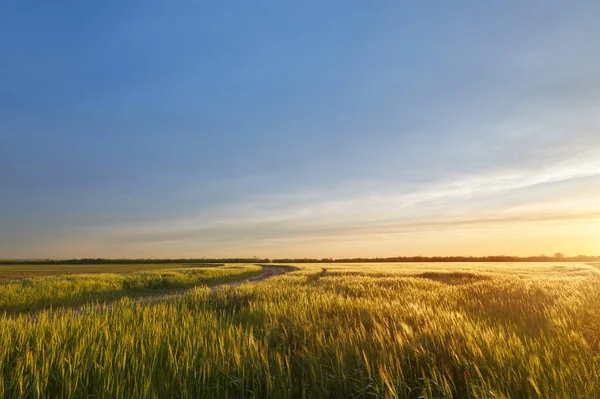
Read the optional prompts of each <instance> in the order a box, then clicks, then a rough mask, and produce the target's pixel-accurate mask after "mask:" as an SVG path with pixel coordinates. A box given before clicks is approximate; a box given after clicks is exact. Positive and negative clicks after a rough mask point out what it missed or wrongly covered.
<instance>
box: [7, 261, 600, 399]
mask: <svg viewBox="0 0 600 399" xmlns="http://www.w3.org/2000/svg"><path fill="white" fill-rule="evenodd" d="M598 303H600V273H599V272H598V270H597V269H595V268H593V267H591V266H589V265H583V264H578V265H573V264H570V265H569V264H560V265H548V264H526V265H525V264H519V265H516V264H503V265H497V264H496V265H490V264H468V265H452V266H451V267H447V266H445V265H431V264H415V265H389V264H386V265H380V264H372V265H361V266H357V265H354V264H352V265H338V264H335V265H333V264H332V265H327V267H326V268H323V265H304V266H303V270H301V271H296V272H293V273H289V274H287V275H285V276H281V277H277V278H273V279H270V280H267V281H264V282H260V283H250V284H242V285H238V286H235V287H222V288H219V289H217V290H214V291H211V290H209V289H207V288H196V289H194V290H192V291H191V292H190V293H189V294H187V295H185V296H178V297H175V298H173V299H170V300H166V301H161V302H159V303H136V302H131V301H127V300H125V301H122V302H120V303H119V304H118V306H114V307H113V308H112V309H110V310H108V309H105V308H102V307H98V306H93V305H88V306H86V307H84V308H83V309H82V310H80V311H79V312H78V313H76V314H75V315H74V314H73V313H72V312H60V311H58V312H57V311H54V312H50V311H43V312H41V313H38V314H36V315H35V316H34V315H27V314H24V315H19V316H16V317H13V318H7V319H5V320H3V321H2V323H0V396H3V397H7V398H11V397H32V398H33V397H52V398H54V397H71V398H79V397H95V398H130V397H140V398H141V397H144V398H163V397H182V398H196V397H203V398H204V397H208V398H210V397H214V398H221V397H275V398H292V397H333V398H348V397H380V398H469V397H472V398H526V397H539V398H596V397H599V396H600V366H599V360H600V346H599V344H598V342H599V340H598V339H599V337H600V312H599V311H598ZM2 393H3V395H2Z"/></svg>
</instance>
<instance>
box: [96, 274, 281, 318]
mask: <svg viewBox="0 0 600 399" xmlns="http://www.w3.org/2000/svg"><path fill="white" fill-rule="evenodd" d="M261 267H262V268H263V272H262V273H261V274H259V275H258V276H253V277H248V278H245V279H243V280H239V281H232V282H231V283H223V284H217V285H213V286H210V287H208V288H210V289H211V290H216V289H217V288H219V287H225V286H234V285H239V284H243V283H255V282H258V281H262V280H266V279H268V278H271V277H275V276H280V275H282V274H285V273H287V272H289V271H291V270H290V269H288V268H284V267H277V266H261ZM194 288H195V287H192V288H187V289H185V290H182V291H179V292H173V293H169V294H163V295H152V296H145V297H141V298H135V299H132V302H136V303H154V302H159V301H163V300H165V299H170V298H176V297H180V296H183V295H185V294H187V293H188V292H190V291H191V290H193V289H194ZM117 302H118V300H116V301H113V302H110V303H107V304H106V307H107V308H112V307H113V306H114V305H115V304H116V303H117Z"/></svg>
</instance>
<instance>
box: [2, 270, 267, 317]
mask: <svg viewBox="0 0 600 399" xmlns="http://www.w3.org/2000/svg"><path fill="white" fill-rule="evenodd" d="M261 270H262V269H261V267H260V266H256V265H239V266H233V265H232V266H224V267H186V268H179V269H168V270H150V271H138V272H133V273H96V274H73V275H54V276H49V277H31V278H29V277H28V278H19V279H16V280H11V281H8V282H5V283H3V284H0V312H1V311H6V312H23V311H31V310H38V309H42V308H48V307H51V306H59V305H71V306H73V305H80V304H83V303H86V302H93V301H107V300H114V299H117V298H120V297H123V296H144V295H153V294H157V293H168V292H173V291H176V290H181V289H185V288H191V287H193V286H195V285H202V284H220V283H226V282H231V281H235V280H241V279H244V278H246V277H249V276H252V275H256V274H259V273H260V272H261Z"/></svg>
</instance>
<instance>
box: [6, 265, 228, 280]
mask: <svg viewBox="0 0 600 399" xmlns="http://www.w3.org/2000/svg"><path fill="white" fill-rule="evenodd" d="M210 266H213V265H205V264H181V263H167V264H164V263H163V264H153V263H150V264H122V265H121V264H114V265H113V264H106V265H70V264H65V265H11V264H9V265H0V283H1V282H4V281H11V280H22V279H26V278H31V277H46V276H55V275H67V274H96V273H131V272H138V271H149V270H167V269H181V268H185V267H210ZM219 266H222V265H219Z"/></svg>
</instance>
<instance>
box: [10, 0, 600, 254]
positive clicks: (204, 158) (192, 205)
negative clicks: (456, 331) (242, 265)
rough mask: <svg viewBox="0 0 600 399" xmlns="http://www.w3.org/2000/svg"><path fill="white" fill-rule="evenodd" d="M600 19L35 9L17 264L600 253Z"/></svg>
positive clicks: (23, 114) (592, 6) (354, 6)
mask: <svg viewBox="0 0 600 399" xmlns="http://www.w3.org/2000/svg"><path fill="white" fill-rule="evenodd" d="M115 10H119V11H120V12H115ZM599 12H600V8H599V6H598V4H597V2H583V3H581V4H580V6H579V7H574V6H572V5H570V4H566V3H553V4H545V5H544V7H537V6H535V5H532V4H525V3H523V4H513V5H510V6H508V5H495V4H491V3H476V4H470V5H466V4H463V5H455V4H453V5H452V6H450V5H447V4H445V3H440V4H438V5H437V6H435V7H432V6H431V5H426V4H419V5H415V6H410V7H409V6H407V5H402V4H401V3H397V2H382V3H377V4H371V3H347V2H345V3H337V4H335V2H332V3H327V4H323V3H322V2H311V1H308V2H302V3H296V4H294V5H286V6H283V5H281V4H279V3H277V2H267V3H265V4H264V6H262V7H261V6H256V5H242V4H240V5H238V7H236V8H235V10H232V9H230V8H228V7H227V6H225V5H214V6H207V5H201V4H196V5H192V4H189V5H187V7H174V6H171V5H167V4H166V3H160V2H146V3H144V5H141V4H140V5H130V6H127V7H126V8H122V5H120V4H118V5H117V4H112V3H111V4H108V5H107V7H106V8H102V9H99V8H98V7H97V6H95V5H91V4H85V5H80V6H77V7H74V6H71V5H66V4H64V5H60V6H53V7H46V6H38V7H34V6H30V7H29V6H25V5H19V4H15V5H13V6H11V7H8V8H7V9H6V10H5V12H4V13H2V15H0V47H2V48H3V49H4V51H5V53H4V54H5V57H2V59H0V70H2V71H3V72H4V73H3V75H4V76H5V77H6V78H5V79H3V80H0V93H2V95H1V96H0V120H2V121H3V123H2V126H0V191H1V192H2V195H0V258H3V257H25V258H28V257H80V256H92V257H96V256H119V257H122V256H124V257H130V256H131V257H154V256H219V257H226V256H248V255H259V256H300V257H303V256H318V257H321V256H336V257H341V256H385V255H396V254H398V253H404V254H423V255H429V254H495V253H506V254H531V253H533V254H536V253H538V252H545V253H554V252H556V251H563V252H566V253H573V254H576V253H586V252H587V253H598V252H600V250H598V248H600V242H599V239H600V238H599V237H600V232H599V231H598V227H597V226H598V212H599V211H600V200H599V199H600V192H599V191H600V176H599V175H600V161H598V160H599V159H600V116H599V114H598V112H597V109H598V104H599V103H600V97H599V95H598V93H600V72H599V71H600V44H599V43H600V42H599V41H597V40H595V38H596V37H598V35H599V34H600V29H599V28H598V24H597V20H598V18H597V16H598V15H599Z"/></svg>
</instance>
